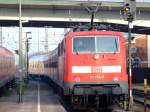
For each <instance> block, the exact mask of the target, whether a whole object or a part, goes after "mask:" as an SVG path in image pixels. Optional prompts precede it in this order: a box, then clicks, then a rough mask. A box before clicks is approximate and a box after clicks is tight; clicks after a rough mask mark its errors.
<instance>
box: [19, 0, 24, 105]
mask: <svg viewBox="0 0 150 112" xmlns="http://www.w3.org/2000/svg"><path fill="white" fill-rule="evenodd" d="M21 9H22V7H21V0H19V77H20V80H19V82H20V83H19V103H21V102H22V75H23V74H22V73H23V63H22V62H23V60H22V18H21V16H22V11H21Z"/></svg>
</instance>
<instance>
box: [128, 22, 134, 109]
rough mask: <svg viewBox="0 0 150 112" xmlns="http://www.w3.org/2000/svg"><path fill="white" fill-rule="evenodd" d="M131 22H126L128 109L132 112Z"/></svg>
mask: <svg viewBox="0 0 150 112" xmlns="http://www.w3.org/2000/svg"><path fill="white" fill-rule="evenodd" d="M131 24H132V22H131V21H128V57H129V71H128V72H129V96H130V99H129V100H130V101H129V103H130V104H129V108H130V109H131V110H133V95H132V56H131V28H132V25H131Z"/></svg>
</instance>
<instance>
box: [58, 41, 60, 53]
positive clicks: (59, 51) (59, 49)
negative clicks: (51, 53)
mask: <svg viewBox="0 0 150 112" xmlns="http://www.w3.org/2000/svg"><path fill="white" fill-rule="evenodd" d="M58 56H60V44H59V45H58Z"/></svg>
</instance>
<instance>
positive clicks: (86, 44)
mask: <svg viewBox="0 0 150 112" xmlns="http://www.w3.org/2000/svg"><path fill="white" fill-rule="evenodd" d="M119 50H120V48H119V37H117V36H96V37H95V36H93V37H75V38H74V39H73V52H74V53H101V52H102V53H116V52H119Z"/></svg>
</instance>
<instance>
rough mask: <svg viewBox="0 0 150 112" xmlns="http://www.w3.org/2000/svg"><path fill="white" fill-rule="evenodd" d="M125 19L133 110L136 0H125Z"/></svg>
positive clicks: (130, 103)
mask: <svg viewBox="0 0 150 112" xmlns="http://www.w3.org/2000/svg"><path fill="white" fill-rule="evenodd" d="M123 15H124V20H125V21H128V58H129V68H128V70H129V72H128V73H129V96H130V98H129V109H130V110H133V95H132V67H131V66H132V62H131V38H132V37H131V33H132V32H131V29H132V28H133V24H132V22H133V20H134V19H135V15H136V0H125V5H124V8H123Z"/></svg>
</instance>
